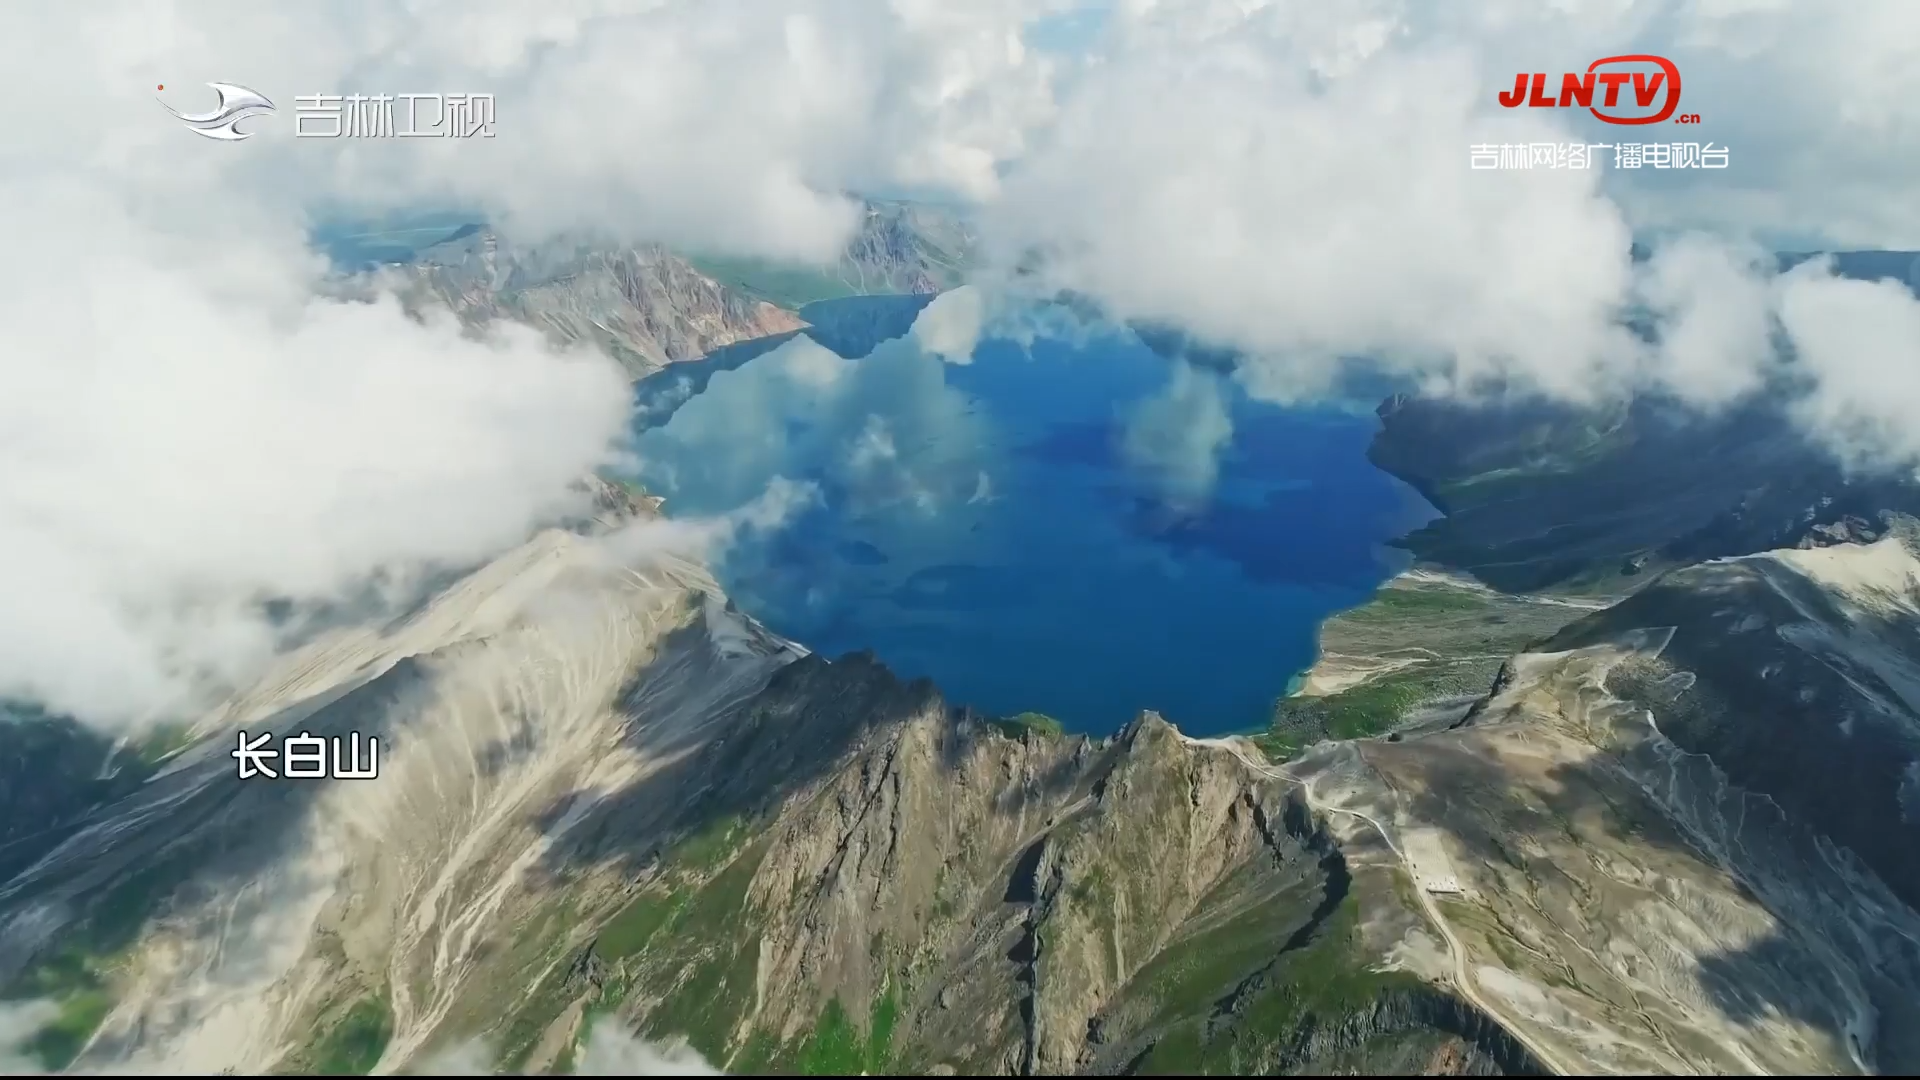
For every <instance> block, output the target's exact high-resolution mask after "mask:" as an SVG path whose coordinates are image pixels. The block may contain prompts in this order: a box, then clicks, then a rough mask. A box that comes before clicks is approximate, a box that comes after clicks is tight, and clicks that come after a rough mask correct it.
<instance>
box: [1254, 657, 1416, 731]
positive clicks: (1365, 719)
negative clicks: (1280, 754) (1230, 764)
mask: <svg viewBox="0 0 1920 1080" xmlns="http://www.w3.org/2000/svg"><path fill="white" fill-rule="evenodd" d="M1439 696H1441V695H1440V693H1439V692H1438V688H1436V687H1435V686H1434V685H1433V683H1432V680H1431V679H1430V677H1429V673H1428V672H1426V671H1423V670H1421V669H1420V668H1418V667H1416V668H1414V669H1412V670H1411V671H1409V672H1405V673H1403V672H1394V673H1392V674H1390V675H1383V676H1381V677H1379V678H1376V679H1370V680H1368V681H1367V682H1363V683H1361V684H1360V685H1359V686H1355V687H1351V688H1349V689H1346V690H1342V691H1341V692H1339V693H1337V694H1328V695H1326V696H1325V697H1290V698H1281V699H1280V701H1279V702H1278V703H1277V705H1276V706H1275V708H1274V720H1273V727H1272V729H1271V731H1270V734H1271V735H1272V736H1273V737H1274V738H1275V739H1276V740H1280V741H1281V742H1282V744H1283V745H1291V746H1294V747H1296V752H1297V747H1298V746H1300V745H1302V744H1303V742H1311V741H1314V740H1315V739H1322V738H1324V739H1363V738H1366V737H1368V736H1372V735H1379V734H1381V733H1382V732H1386V731H1389V730H1391V729H1392V728H1393V727H1394V725H1396V724H1398V723H1399V722H1400V719H1401V717H1403V716H1405V715H1406V714H1407V713H1409V712H1412V711H1413V710H1414V709H1416V708H1418V707H1420V706H1421V705H1424V704H1426V703H1427V702H1429V701H1432V700H1434V699H1435V698H1437V697H1439ZM1262 749H1265V748H1264V747H1263V748H1262Z"/></svg>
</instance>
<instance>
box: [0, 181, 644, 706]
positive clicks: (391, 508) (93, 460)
mask: <svg viewBox="0 0 1920 1080" xmlns="http://www.w3.org/2000/svg"><path fill="white" fill-rule="evenodd" d="M115 194H120V193H109V192H107V191H105V190H103V189H80V188H71V189H69V190H68V191H66V192H64V193H62V194H60V195H58V196H49V195H48V194H47V193H46V192H44V191H41V190H38V189H35V188H32V187H27V186H23V185H16V186H14V187H12V188H10V189H6V190H5V196H4V198H0V203H3V204H4V205H3V206H0V219H4V220H5V221H6V222H7V225H6V227H7V229H8V231H9V233H10V235H11V236H12V238H13V240H14V255H15V257H14V258H13V259H10V260H8V262H7V263H6V265H5V266H4V267H0V432H4V434H0V447H3V448H4V456H5V459H6V465H5V467H4V468H0V595H4V596H5V597H6V601H5V616H4V617H0V694H6V695H20V696H25V697H29V698H34V699H38V700H41V701H44V702H46V703H47V704H48V705H50V706H52V707H54V708H56V709H60V710H73V711H76V712H78V713H80V714H82V715H84V716H86V717H88V718H90V719H96V720H101V721H134V720H140V719H145V718H150V717H152V716H153V715H154V714H156V713H162V712H165V711H167V710H172V709H179V708H186V707H191V706H192V705H195V704H198V703H201V702H199V701H198V700H197V695H196V692H197V691H198V690H200V689H203V688H206V687H203V684H204V683H207V682H209V681H210V683H211V688H217V687H218V686H219V685H220V684H222V683H223V682H225V681H226V680H229V679H232V678H236V677H240V676H242V675H244V674H245V672H246V671H247V670H249V669H250V668H251V667H252V666H253V665H255V664H257V663H258V662H259V661H260V660H261V659H262V658H263V657H265V656H266V655H267V654H269V653H270V652H271V650H272V649H273V647H274V644H275V642H274V635H273V632H272V629H271V627H270V626H269V624H268V622H267V621H266V620H265V619H264V618H263V617H262V615H261V614H260V613H259V610H258V607H257V605H258V604H259V602H260V601H263V600H266V599H268V598H271V597H280V598H288V599H293V600H316V601H317V600H328V599H334V598H338V597H341V596H344V595H346V594H348V593H349V592H351V591H352V590H354V589H356V588H357V587H359V586H361V585H362V584H364V583H365V582H366V581H367V580H368V579H369V577H370V576H373V575H375V574H376V573H377V572H379V571H382V570H383V569H398V568H407V567H417V566H421V565H428V564H437V565H447V564H454V565H457V564H462V563H466V562H470V561H473V560H477V559H479V558H482V557H484V556H486V555H487V554H489V553H491V552H492V551H495V550H498V549H499V548H502V547H505V546H508V545H510V544H512V543H515V542H517V541H518V539H520V537H521V536H523V535H524V534H525V532H526V531H527V530H528V529H529V528H530V527H531V525H532V524H533V523H534V522H536V521H537V520H540V519H542V518H544V517H548V516H551V515H554V514H558V513H560V512H563V511H565V510H567V509H568V508H569V507H570V506H571V505H572V502H571V498H572V497H571V495H570V493H569V491H568V485H569V484H570V483H571V482H572V481H574V480H576V479H577V478H579V477H580V476H581V475H582V474H583V473H584V472H585V471H587V470H589V469H591V468H593V467H594V466H596V465H597V464H600V463H601V462H603V461H605V460H607V459H608V457H609V455H610V454H611V452H612V450H613V448H614V446H615V444H616V440H617V439H618V437H619V436H620V435H621V433H622V430H623V425H624V422H625V412H626V407H627V405H626V388H625V385H624V383H623V381H622V379H621V377H620V375H619V373H618V371H617V370H616V369H615V368H614V367H613V366H612V365H611V363H610V362H608V361H607V360H606V359H605V358H603V357H598V356H573V357H559V356H555V355H553V354H551V353H550V352H549V351H548V350H547V348H546V347H545V345H544V344H543V343H541V342H540V340H539V339H538V338H537V336H536V335H535V334H534V333H532V332H531V331H524V330H522V331H517V332H508V333H505V334H503V335H502V336H500V337H499V338H498V339H496V340H494V341H492V342H488V343H481V342H476V341H472V340H468V339H465V338H462V337H461V336H460V335H459V334H458V333H457V332H456V330H455V329H454V328H453V327H450V326H445V325H427V326H423V325H420V324H417V323H415V322H413V321H411V320H409V319H407V318H406V317H405V316H404V315H403V314H402V313H401V312H400V310H399V308H398V306H397V305H396V304H394V303H392V302H390V301H389V302H384V303H380V304H348V303H339V302H332V301H326V300H322V299H318V298H315V297H313V296H312V293H311V286H312V283H313V278H312V276H311V272H312V271H313V270H314V266H313V265H312V264H311V263H310V262H309V261H308V258H307V255H306V252H305V250H304V248H303V247H301V246H299V245H298V243H297V242H295V243H291V244H289V243H287V242H286V237H285V235H284V234H281V233H272V232H269V233H265V234H252V233H249V232H246V231H243V230H222V231H220V232H216V233H214V234H213V235H211V236H209V237H208V241H207V243H205V244H204V246H202V245H196V244H193V243H189V242H184V241H183V239H182V237H180V236H179V235H178V234H177V233H174V232H172V231H169V230H167V229H166V227H165V223H164V222H162V223H158V224H156V223H154V222H152V221H150V220H148V219H145V218H143V217H141V216H139V215H138V214H137V212H135V211H134V210H133V209H132V208H127V207H125V204H124V203H118V204H117V203H116V200H115V198H114V195H115ZM123 197H124V196H123Z"/></svg>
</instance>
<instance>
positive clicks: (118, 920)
mask: <svg viewBox="0 0 1920 1080" xmlns="http://www.w3.org/2000/svg"><path fill="white" fill-rule="evenodd" d="M186 867H187V861H186V860H185V859H175V860H167V861H162V862H159V863H155V864H154V865H152V866H149V867H147V868H146V869H144V870H142V871H140V872H138V873H135V874H130V875H128V876H127V877H126V878H124V879H122V880H121V881H119V882H118V883H117V884H115V885H114V887H113V888H111V889H109V890H108V891H107V892H106V894H105V895H104V896H102V897H101V898H100V899H99V900H98V901H97V902H95V904H94V906H93V909H92V910H91V911H89V912H88V913H87V914H86V916H85V917H84V918H83V919H81V920H80V921H78V922H76V923H74V924H73V925H70V926H68V927H65V928H63V929H62V930H61V931H60V934H59V939H58V940H59V942H60V944H59V946H58V948H56V949H54V950H53V951H51V952H50V953H48V954H46V955H44V956H42V957H41V958H40V959H39V960H38V961H37V962H36V963H35V964H33V965H32V966H31V967H29V968H28V969H27V970H26V971H25V972H23V973H22V974H21V975H20V977H19V978H17V979H15V980H14V981H13V982H12V984H11V985H9V986H8V987H6V989H5V992H4V993H0V1000H6V1001H34V1000H50V1001H52V1002H53V1003H54V1004H55V1005H57V1006H58V1007H59V1010H60V1011H59V1013H58V1014H57V1015H56V1016H55V1017H54V1018H53V1020H52V1021H51V1022H50V1023H49V1024H48V1025H47V1026H46V1027H45V1028H43V1029H41V1030H40V1031H39V1032H37V1033H36V1034H35V1035H34V1036H33V1037H32V1038H30V1039H29V1040H28V1041H27V1044H26V1048H27V1050H28V1052H29V1053H31V1054H33V1055H34V1056H36V1057H38V1058H39V1059H40V1061H41V1063H42V1064H44V1065H45V1066H46V1067H47V1068H48V1069H54V1070H57V1069H64V1068H66V1067H67V1066H68V1065H70V1064H72V1062H73V1060H74V1058H76V1057H78V1056H79V1053H80V1051H81V1049H82V1048H84V1047H85V1046H86V1044H87V1040H89V1039H91V1038H92V1037H93V1033H94V1032H95V1031H97V1030H99V1027H100V1024H101V1022H103V1021H104V1020H106V1018H107V1014H108V1013H109V1012H111V1011H112V1010H113V1005H114V1002H115V997H114V994H113V972H114V969H116V968H118V967H119V966H121V965H122V964H124V963H125V962H126V956H127V952H128V950H129V949H130V948H131V947H132V945H133V943H134V942H135V940H137V939H138V937H139V935H140V930H141V928H142V927H143V926H145V925H146V921H147V919H148V917H149V916H151V915H152V914H153V912H154V910H155V909H157V908H158V907H159V905H160V903H161V901H163V900H165V899H166V898H167V897H168V896H170V895H171V894H172V893H173V891H174V890H175V889H176V888H178V887H179V886H180V885H181V883H182V882H184V881H185V880H186V878H187V870H186Z"/></svg>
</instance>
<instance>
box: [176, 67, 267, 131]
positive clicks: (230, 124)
mask: <svg viewBox="0 0 1920 1080" xmlns="http://www.w3.org/2000/svg"><path fill="white" fill-rule="evenodd" d="M207 85H208V86H211V87H213V92H214V93H216V94H218V95H220V104H219V105H218V106H217V107H215V108H214V110H213V111H212V112H204V113H183V112H181V111H180V110H178V109H176V108H174V107H173V106H171V105H167V103H166V102H164V101H162V102H161V103H160V104H161V105H164V106H166V110H167V111H168V112H170V113H172V114H173V115H174V116H176V117H178V118H179V119H180V122H181V123H183V124H185V125H187V128H188V129H189V130H191V131H193V132H194V133H195V134H199V135H205V136H206V137H207V138H209V139H219V140H221V141H222V142H239V141H240V140H242V139H250V138H252V137H253V135H254V132H251V131H241V130H240V121H242V120H251V119H253V118H254V117H256V116H265V115H268V114H271V113H272V112H273V111H274V108H273V102H271V101H269V100H267V96H266V95H265V94H262V93H258V92H256V91H254V90H250V89H248V88H247V87H244V86H240V85H238V84H236V83H222V82H213V83H208V84H207Z"/></svg>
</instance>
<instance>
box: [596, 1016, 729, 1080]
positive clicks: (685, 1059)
mask: <svg viewBox="0 0 1920 1080" xmlns="http://www.w3.org/2000/svg"><path fill="white" fill-rule="evenodd" d="M574 1072H575V1073H576V1074H577V1075H580V1076H723V1075H725V1074H724V1073H722V1072H721V1071H720V1070H719V1069H716V1068H714V1067H713V1066H712V1065H710V1064H708V1063H707V1060H706V1059H705V1058H703V1057H701V1056H700V1054H699V1052H698V1051H696V1050H694V1049H693V1048H692V1047H690V1046H687V1045H686V1044H685V1043H650V1042H647V1041H646V1040H645V1039H641V1038H639V1037H637V1036H635V1035H633V1034H631V1033H629V1032H627V1031H623V1030H620V1029H618V1028H617V1027H616V1026H615V1025H613V1024H600V1025H596V1026H595V1027H594V1029H593V1034H592V1035H590V1036H589V1037H588V1038H587V1045H586V1046H584V1047H582V1048H581V1051H580V1060H579V1062H578V1063H577V1066H576V1067H575V1069H574Z"/></svg>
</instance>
